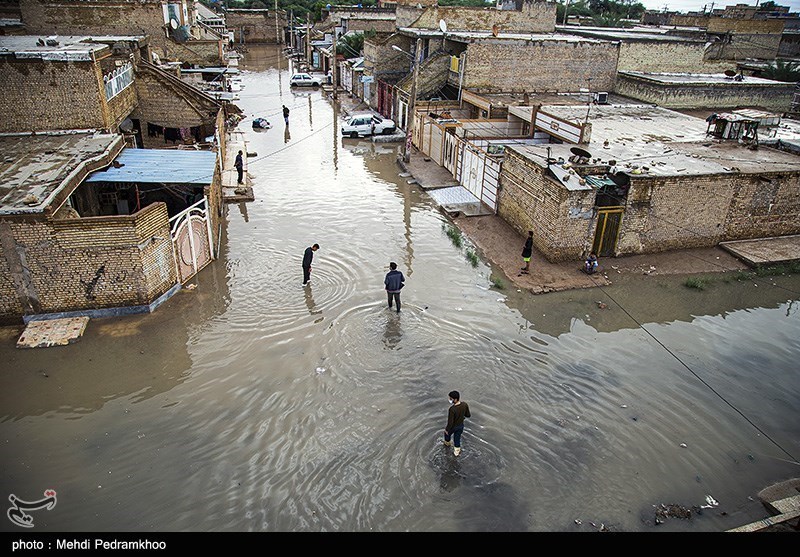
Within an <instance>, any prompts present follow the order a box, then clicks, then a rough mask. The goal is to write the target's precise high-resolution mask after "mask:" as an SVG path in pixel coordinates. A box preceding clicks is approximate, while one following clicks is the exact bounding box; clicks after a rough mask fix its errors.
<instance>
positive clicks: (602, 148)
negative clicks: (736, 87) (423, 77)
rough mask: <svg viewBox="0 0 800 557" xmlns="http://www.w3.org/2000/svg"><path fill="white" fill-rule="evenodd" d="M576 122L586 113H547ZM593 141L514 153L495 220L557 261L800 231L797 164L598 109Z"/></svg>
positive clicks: (687, 124)
mask: <svg viewBox="0 0 800 557" xmlns="http://www.w3.org/2000/svg"><path fill="white" fill-rule="evenodd" d="M540 110H542V111H545V112H547V113H549V114H550V115H551V116H553V117H555V118H557V119H560V120H561V121H563V122H573V123H574V124H577V123H578V122H581V121H582V120H583V119H584V114H585V112H586V109H585V107H568V106H564V107H555V106H546V107H541V108H540ZM590 121H591V122H592V125H593V126H592V142H591V143H589V144H588V145H581V146H580V148H578V146H576V145H574V144H573V145H570V144H568V143H558V144H555V143H549V144H541V145H523V146H515V145H510V146H507V147H506V149H505V157H504V160H503V166H502V170H501V174H500V184H501V188H500V195H499V208H498V214H499V215H500V216H501V217H503V218H504V219H505V220H506V221H508V222H509V223H510V224H511V225H512V226H514V228H515V229H517V230H519V231H520V232H521V233H524V232H525V231H527V230H533V231H534V244H535V245H536V247H537V249H539V250H540V251H541V252H542V253H543V254H544V255H545V257H546V258H547V259H548V260H550V261H565V260H577V259H580V258H582V257H584V256H586V255H587V254H588V253H589V252H590V251H595V252H597V253H598V254H599V255H601V256H604V257H608V256H618V255H627V254H636V253H657V252H660V251H665V250H670V249H679V248H691V247H707V246H715V245H717V244H718V243H719V242H722V241H726V240H740V239H748V238H760V237H770V236H783V235H790V234H797V233H800V203H798V194H799V193H800V167H799V166H798V158H797V156H796V155H793V154H790V153H786V152H783V151H778V150H775V149H772V148H769V147H763V146H762V147H760V148H758V149H755V150H754V149H752V148H750V147H749V146H747V145H740V144H739V143H738V142H737V141H720V140H716V139H713V138H712V137H710V136H709V135H707V131H708V123H707V122H706V121H705V120H703V119H700V118H693V117H690V116H686V115H682V114H678V113H675V112H672V111H670V110H666V109H662V108H656V107H651V106H628V107H594V115H593V117H591V118H590Z"/></svg>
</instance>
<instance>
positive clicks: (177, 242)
mask: <svg viewBox="0 0 800 557" xmlns="http://www.w3.org/2000/svg"><path fill="white" fill-rule="evenodd" d="M169 222H170V223H171V228H170V235H171V236H172V246H173V251H174V253H175V262H176V264H177V267H178V280H179V281H180V283H181V284H184V283H186V281H188V280H189V279H190V278H192V277H193V276H194V275H196V274H197V273H198V271H200V269H202V268H203V267H205V266H206V265H208V264H209V263H210V262H211V260H212V259H213V255H212V254H213V253H214V246H213V240H212V237H211V219H210V218H209V215H208V202H207V199H206V198H205V197H203V199H201V200H200V201H198V202H197V203H195V204H194V205H191V206H189V207H188V208H187V209H185V210H183V211H181V212H180V213H178V214H177V215H175V216H174V217H172V218H171V219H169Z"/></svg>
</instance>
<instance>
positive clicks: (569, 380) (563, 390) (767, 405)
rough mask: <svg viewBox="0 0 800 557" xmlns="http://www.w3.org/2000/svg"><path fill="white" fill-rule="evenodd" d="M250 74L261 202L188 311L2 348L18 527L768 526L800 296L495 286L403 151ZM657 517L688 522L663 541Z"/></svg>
mask: <svg viewBox="0 0 800 557" xmlns="http://www.w3.org/2000/svg"><path fill="white" fill-rule="evenodd" d="M246 56H247V58H246V60H245V63H246V64H245V65H243V66H242V68H243V69H244V70H245V71H244V73H243V75H242V79H243V83H244V85H245V88H244V90H243V91H242V93H241V101H240V102H239V103H238V104H239V105H240V106H241V107H242V108H243V110H244V111H245V113H246V114H247V117H248V119H246V120H245V121H244V122H243V123H242V124H241V129H242V130H245V131H246V135H247V139H248V141H249V142H250V143H249V147H248V150H249V151H251V152H254V153H256V156H254V157H251V158H250V159H249V172H250V174H251V177H252V180H253V186H254V192H255V196H256V201H254V202H252V203H249V204H244V205H230V206H229V212H228V215H227V219H226V226H225V229H224V233H223V237H222V245H221V248H220V259H219V260H217V261H216V262H215V263H214V264H213V265H212V266H210V267H208V268H206V269H205V270H203V271H202V272H201V273H200V274H199V275H198V277H197V279H196V281H195V282H196V284H197V287H196V288H195V289H194V290H184V291H181V292H179V293H178V294H177V295H176V296H175V297H173V298H172V299H171V300H169V301H168V302H167V303H165V304H164V305H163V306H162V307H160V308H159V309H158V310H157V311H156V312H154V313H153V314H149V315H142V316H132V317H125V318H110V319H95V320H92V321H91V322H90V323H89V326H88V328H87V330H86V333H85V334H84V336H83V337H82V338H81V339H80V341H79V342H77V343H75V344H72V345H69V346H64V347H55V348H47V349H35V350H20V349H16V348H15V341H16V338H17V336H18V334H19V328H13V327H12V328H6V329H3V330H2V331H3V335H2V337H0V360H2V361H3V366H2V368H3V372H2V389H1V390H0V402H1V403H2V407H1V408H2V412H1V414H2V418H1V419H0V442H2V445H3V452H2V455H3V456H2V468H3V474H2V476H0V477H1V478H2V479H0V492H2V494H3V495H2V496H3V498H4V499H5V498H7V497H8V495H9V494H15V495H17V496H18V497H20V498H23V499H25V498H26V497H27V498H28V499H35V498H37V497H41V493H42V491H43V490H44V489H46V488H52V489H55V490H56V491H57V493H58V504H57V506H56V507H55V508H53V509H52V510H50V511H44V510H41V511H36V512H35V517H34V519H35V525H36V526H35V528H36V530H43V531H45V530H60V531H77V530H90V531H172V530H188V531H200V530H210V531H223V530H234V531H534V532H536V531H555V532H573V531H593V530H597V529H599V528H600V527H601V525H602V526H603V527H604V528H606V529H611V530H612V531H626V532H640V531H654V530H657V531H700V532H702V531H721V530H725V529H728V528H733V527H736V526H740V525H742V524H745V523H748V522H751V521H753V520H757V519H760V518H763V517H764V516H766V513H765V510H764V508H763V507H762V505H761V504H760V503H759V502H758V501H757V500H756V497H755V496H756V493H757V492H758V491H759V490H760V489H762V488H763V487H765V486H767V485H769V484H771V483H774V482H777V481H782V480H785V479H788V478H791V477H795V476H797V475H798V472H799V471H800V470H799V469H798V465H797V459H798V456H800V420H798V408H800V376H799V375H798V369H799V366H798V361H800V341H798V339H800V311H798V304H800V302H799V301H798V300H799V299H800V294H798V292H800V278H798V277H796V276H795V277H776V278H764V279H758V280H756V281H742V282H739V281H735V280H733V281H731V280H729V279H728V280H727V282H726V281H725V280H722V278H720V279H719V280H716V281H715V282H713V283H712V284H711V285H710V286H709V287H708V288H707V289H706V290H703V291H699V290H693V289H689V288H687V287H685V286H684V285H683V279H682V278H681V277H628V278H625V279H622V278H621V279H619V280H615V281H614V284H613V285H611V286H609V287H605V288H603V289H602V290H601V289H589V290H578V291H569V292H560V293H551V294H544V295H539V296H534V295H530V294H527V293H523V292H517V291H516V290H514V289H513V288H510V287H505V288H503V289H498V288H496V287H493V286H492V284H491V282H490V276H491V275H492V269H491V268H490V267H489V266H488V265H487V264H486V263H484V262H479V263H478V265H477V266H475V267H473V266H472V265H471V264H470V262H469V260H468V259H467V258H466V257H465V253H466V249H467V248H468V247H469V245H468V244H467V245H465V246H463V247H462V248H457V247H456V246H454V245H453V243H452V242H451V240H450V239H449V238H448V237H447V235H446V234H445V233H444V231H443V229H442V224H443V223H444V222H445V217H444V216H443V215H442V214H441V213H440V212H439V211H438V210H437V208H436V206H435V204H434V203H433V202H432V200H431V199H430V198H429V197H428V196H427V194H426V193H425V192H423V191H421V190H420V189H418V187H416V186H414V185H409V184H407V183H406V180H405V179H404V178H400V177H398V174H399V172H400V170H399V169H398V167H397V164H396V162H395V158H396V155H397V149H398V148H399V145H396V144H373V143H371V142H369V141H364V140H350V139H342V138H341V137H339V135H338V134H337V129H338V124H337V121H336V118H335V117H334V112H333V110H332V105H331V101H330V100H329V99H328V98H327V97H326V96H325V95H324V93H323V92H322V91H320V90H303V91H296V92H293V91H290V90H289V87H288V68H287V61H286V60H283V59H281V58H280V57H279V56H277V55H276V53H275V52H272V51H270V49H266V48H265V49H263V52H261V51H258V50H257V49H255V48H254V47H251V48H250V51H249V52H248V53H247V55H246ZM279 62H280V65H281V66H282V69H281V70H279V69H277V67H276V66H277V65H278V63H279ZM250 68H252V69H250ZM283 104H286V105H287V106H288V107H289V108H290V110H291V114H290V124H289V129H288V131H287V130H286V129H285V126H284V125H283V122H282V116H281V106H282V105H283ZM254 117H265V118H267V119H269V120H270V121H271V122H272V123H273V126H274V127H273V128H272V129H270V130H266V131H262V132H254V131H252V129H251V128H250V120H251V119H252V118H254ZM313 243H319V244H320V250H319V251H317V252H316V254H315V257H314V264H313V271H312V281H311V285H310V287H306V288H303V287H302V285H301V279H302V271H301V266H300V262H301V259H302V254H303V250H304V249H305V247H307V246H309V245H311V244H313ZM391 260H394V261H396V262H397V263H398V265H399V268H400V270H401V271H402V272H403V273H405V275H406V277H407V287H406V288H405V289H404V290H403V293H402V299H403V304H404V305H403V311H402V313H401V314H400V315H397V314H395V313H394V312H389V311H388V310H387V309H386V307H385V295H384V292H383V290H382V288H383V276H384V274H385V273H386V271H387V266H388V263H389V261H391ZM598 301H602V302H603V303H604V304H606V307H605V308H603V309H601V308H600V307H599V305H598V303H597V302H598ZM452 389H457V390H459V391H461V393H462V396H463V398H464V400H466V401H468V402H469V403H470V406H471V408H472V414H473V416H472V418H471V419H469V420H468V421H467V426H466V431H465V434H464V437H463V447H464V450H463V453H462V454H461V456H459V457H458V458H455V457H453V455H452V454H450V453H448V452H447V451H445V449H444V448H443V447H442V446H441V430H442V428H443V426H444V424H445V420H446V412H447V406H448V402H447V393H448V391H450V390H452ZM708 496H710V497H711V500H713V501H714V502H715V503H717V504H716V505H714V504H709V502H708V499H707V497H708ZM661 503H664V504H675V505H682V506H685V507H687V508H694V510H695V512H693V514H692V517H691V518H690V519H678V518H672V519H668V520H667V521H666V522H665V523H664V524H661V525H659V526H655V525H654V518H655V509H656V506H657V505H659V504H661ZM702 506H706V507H707V508H701V507H702ZM697 511H699V513H698V512H697ZM0 523H1V524H2V527H0V528H1V529H2V530H19V529H18V528H17V527H16V526H13V525H12V524H11V523H10V522H9V521H8V520H6V519H3V520H2V521H0Z"/></svg>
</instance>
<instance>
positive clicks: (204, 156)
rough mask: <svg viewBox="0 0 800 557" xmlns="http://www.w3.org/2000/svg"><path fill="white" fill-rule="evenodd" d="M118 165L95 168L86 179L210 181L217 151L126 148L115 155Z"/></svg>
mask: <svg viewBox="0 0 800 557" xmlns="http://www.w3.org/2000/svg"><path fill="white" fill-rule="evenodd" d="M116 162H118V163H120V165H121V166H120V167H119V168H115V167H114V166H110V167H108V168H107V169H106V170H98V171H97V172H93V173H92V174H91V175H90V176H89V177H88V178H86V180H85V181H86V182H125V183H140V184H210V183H211V180H212V179H213V177H214V166H215V165H216V162H217V154H216V153H214V152H212V151H175V150H171V149H124V150H123V151H122V153H120V155H119V157H117V158H116Z"/></svg>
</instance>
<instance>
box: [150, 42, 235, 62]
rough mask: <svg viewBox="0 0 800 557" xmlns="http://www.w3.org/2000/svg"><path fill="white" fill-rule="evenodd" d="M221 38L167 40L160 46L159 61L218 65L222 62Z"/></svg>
mask: <svg viewBox="0 0 800 557" xmlns="http://www.w3.org/2000/svg"><path fill="white" fill-rule="evenodd" d="M222 45H223V41H222V40H216V41H210V40H209V41H201V40H190V41H186V42H185V43H176V42H174V41H171V40H167V41H165V42H164V44H163V45H162V46H161V52H159V55H160V56H161V61H162V62H166V61H173V62H189V63H190V64H196V65H198V66H208V65H212V66H218V65H220V64H222Z"/></svg>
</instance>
